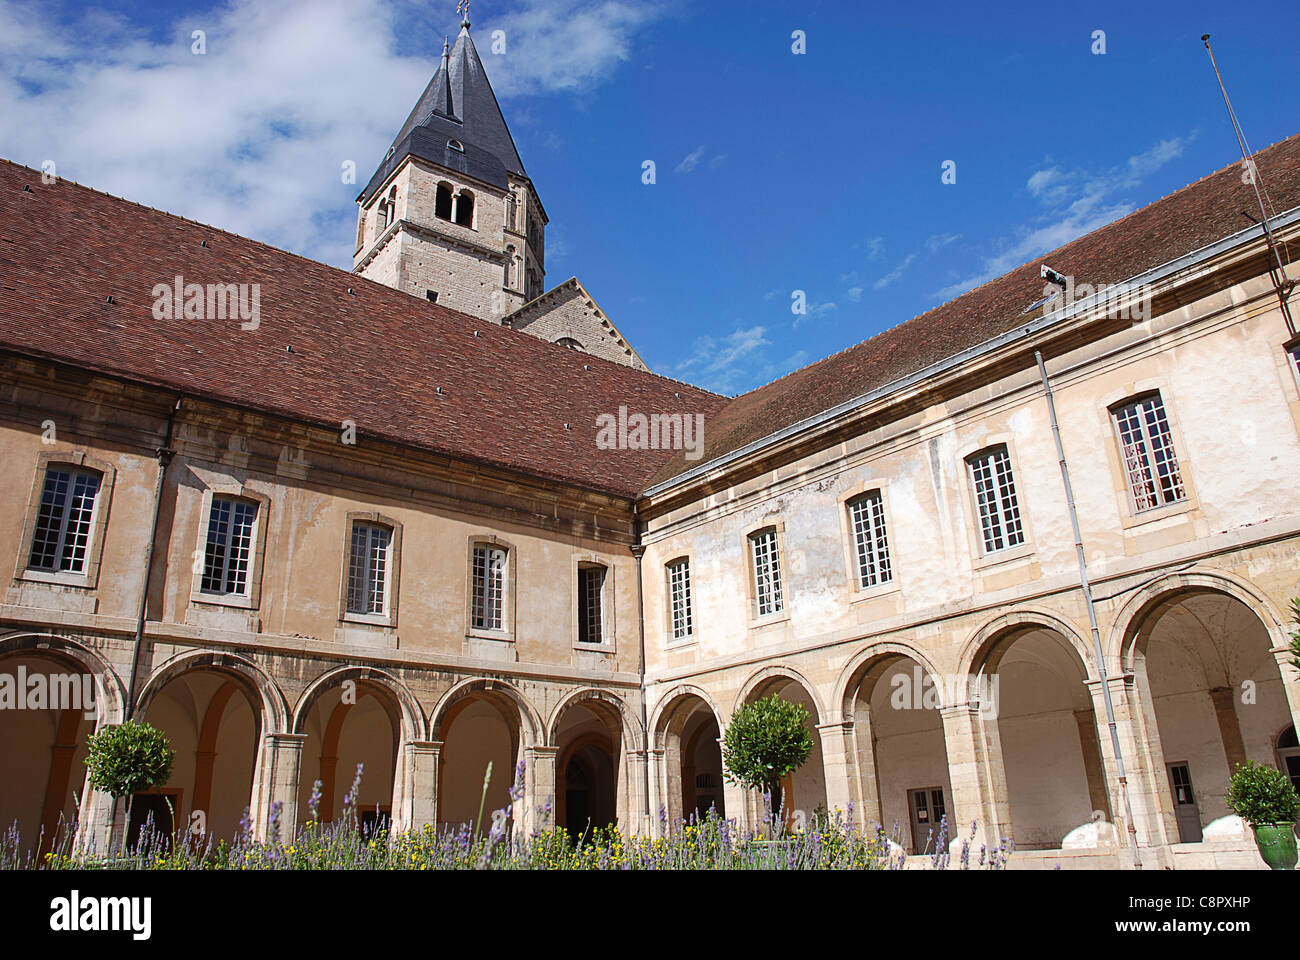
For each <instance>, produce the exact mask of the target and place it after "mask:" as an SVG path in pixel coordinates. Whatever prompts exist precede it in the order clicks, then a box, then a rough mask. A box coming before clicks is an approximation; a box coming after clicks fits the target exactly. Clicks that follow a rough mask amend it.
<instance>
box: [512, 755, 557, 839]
mask: <svg viewBox="0 0 1300 960" xmlns="http://www.w3.org/2000/svg"><path fill="white" fill-rule="evenodd" d="M559 752H560V748H559V747H548V746H536V747H525V748H524V799H523V800H522V801H521V802H522V803H523V806H524V812H523V816H521V817H516V818H515V829H516V831H517V832H521V833H522V836H525V837H526V836H528V835H530V834H533V833H540V832H541V831H542V830H546V829H548V828H550V827H553V826H555V762H556V758H557V757H558V755H559ZM548 811H549V812H548Z"/></svg>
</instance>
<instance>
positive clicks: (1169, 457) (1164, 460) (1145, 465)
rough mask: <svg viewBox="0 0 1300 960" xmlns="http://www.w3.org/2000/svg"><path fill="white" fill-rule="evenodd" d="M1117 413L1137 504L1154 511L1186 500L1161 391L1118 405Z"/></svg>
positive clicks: (1125, 462) (1126, 471)
mask: <svg viewBox="0 0 1300 960" xmlns="http://www.w3.org/2000/svg"><path fill="white" fill-rule="evenodd" d="M1113 413H1114V417H1115V429H1116V431H1118V433H1119V446H1120V451H1121V453H1122V454H1123V456H1124V472H1125V474H1126V475H1127V477H1128V489H1129V493H1130V494H1131V495H1132V496H1133V506H1134V507H1135V508H1136V509H1138V510H1150V509H1152V508H1153V507H1162V506H1164V505H1166V504H1169V503H1177V502H1178V501H1179V500H1182V499H1183V498H1184V497H1185V496H1186V493H1185V491H1184V490H1183V478H1182V475H1181V474H1180V473H1179V471H1178V458H1177V457H1176V456H1174V442H1173V437H1172V436H1171V435H1170V432H1169V419H1168V418H1167V417H1166V416H1165V407H1164V404H1163V403H1161V401H1160V394H1158V393H1153V394H1151V395H1150V396H1147V397H1143V398H1141V399H1139V400H1135V401H1134V402H1132V403H1129V404H1126V405H1125V406H1122V407H1116V408H1115V410H1114V411H1113Z"/></svg>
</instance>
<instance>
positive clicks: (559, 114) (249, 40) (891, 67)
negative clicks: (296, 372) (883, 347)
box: [0, 0, 1300, 393]
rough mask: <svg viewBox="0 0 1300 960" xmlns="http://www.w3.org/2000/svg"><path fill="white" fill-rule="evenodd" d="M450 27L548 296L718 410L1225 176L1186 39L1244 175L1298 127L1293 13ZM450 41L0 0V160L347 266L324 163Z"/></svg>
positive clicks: (208, 15) (189, 6) (805, 15)
mask: <svg viewBox="0 0 1300 960" xmlns="http://www.w3.org/2000/svg"><path fill="white" fill-rule="evenodd" d="M471 19H472V20H473V21H474V27H473V30H472V32H473V35H474V37H475V40H476V43H477V45H478V47H479V51H480V54H481V55H482V56H483V59H484V61H485V64H486V68H487V70H488V74H489V77H490V78H491V80H492V82H493V85H494V87H495V88H496V91H497V94H498V97H499V98H500V100H501V102H502V107H503V110H504V111H505V114H506V119H507V121H508V122H509V124H510V126H511V130H512V132H513V134H514V137H515V140H516V143H517V144H518V147H519V152H520V155H521V156H522V158H523V161H524V164H525V167H526V168H527V170H528V172H529V175H530V176H531V177H532V178H533V181H534V183H535V184H536V186H537V188H538V190H539V192H540V194H541V197H542V201H543V203H544V204H545V205H546V209H547V213H548V214H549V215H550V218H551V223H550V229H549V230H548V237H547V250H548V255H547V282H548V285H554V284H556V283H559V282H562V281H563V280H565V279H567V278H568V277H569V276H571V275H577V276H578V278H579V279H580V280H582V282H583V283H584V285H585V286H586V287H587V288H588V290H590V291H591V293H592V295H593V296H594V297H595V298H596V299H597V301H598V302H599V303H600V305H601V306H602V307H603V308H604V310H605V311H606V312H607V313H608V314H609V315H610V316H611V317H612V318H613V320H614V322H615V323H616V324H618V326H619V327H620V328H621V329H622V331H623V332H624V334H625V335H626V336H628V337H629V338H630V340H631V341H632V343H633V344H634V346H636V347H637V349H638V350H639V352H640V353H641V355H642V356H643V357H644V358H645V359H646V361H647V362H648V363H649V364H650V366H651V367H652V368H653V369H654V370H656V371H657V372H660V373H663V374H666V375H669V376H674V377H678V378H680V379H684V380H688V381H690V382H693V383H698V384H700V385H701V386H705V387H709V388H711V389H714V390H718V391H720V392H724V393H738V392H742V391H744V390H748V389H751V388H753V387H755V386H758V385H760V384H762V383H765V382H768V381H770V380H772V379H774V378H776V377H778V376H781V375H783V374H785V373H788V372H789V371H790V370H792V369H794V368H796V367H798V366H802V365H804V364H806V363H809V362H812V361H814V360H816V359H819V358H821V357H824V356H826V355H828V354H830V353H833V352H835V351H838V350H842V349H844V348H845V347H848V346H851V345H852V344H854V343H857V342H859V341H861V340H863V339H866V338H867V337H870V336H872V335H873V334H875V333H878V332H880V331H881V330H883V329H885V328H887V327H890V326H893V325H895V324H897V323H900V322H902V321H904V320H906V319H908V318H909V317H911V316H914V315H916V314H918V313H921V312H923V311H925V310H926V309H929V308H930V307H932V306H935V305H937V304H939V303H942V302H944V301H945V300H948V299H951V298H952V297H954V296H956V295H958V294H959V293H961V292H962V291H964V290H966V289H969V288H970V287H972V286H975V285H977V284H979V283H981V282H983V281H985V280H987V279H990V278H992V277H995V276H998V275H1000V274H1001V273H1004V272H1006V271H1007V270H1010V269H1013V268H1014V267H1016V266H1019V265H1020V264H1021V263H1024V262H1026V261H1030V260H1033V259H1034V258H1036V257H1038V256H1040V255H1041V254H1043V253H1044V252H1046V251H1047V250H1050V249H1052V248H1054V247H1056V246H1058V245H1060V244H1061V243H1064V242H1067V241H1068V240H1071V239H1073V238H1074V237H1076V236H1079V235H1081V234H1084V233H1087V232H1088V231H1089V230H1092V229H1095V228H1096V227H1098V226H1100V225H1102V224H1104V223H1107V222H1109V221H1111V220H1114V219H1116V218H1117V217H1120V216H1123V215H1124V214H1126V213H1128V212H1130V211H1132V210H1134V209H1137V208H1138V207H1140V206H1142V205H1144V204H1146V203H1148V202H1150V201H1152V200H1155V199H1158V198H1159V197H1161V196H1164V195H1166V194H1168V193H1171V192H1173V191H1174V190H1177V189H1179V188H1181V187H1183V186H1185V185H1186V184H1188V183H1190V182H1192V181H1194V180H1196V179H1198V178H1200V177H1201V176H1204V175H1205V174H1207V173H1209V172H1211V171H1213V170H1215V169H1217V168H1219V167H1221V166H1223V165H1225V164H1227V163H1230V162H1232V161H1233V159H1234V156H1235V154H1236V145H1235V142H1234V140H1233V138H1232V133H1231V129H1230V127H1229V125H1228V120H1227V117H1226V114H1225V111H1224V107H1223V102H1222V99H1221V97H1220V94H1219V91H1218V87H1217V86H1216V84H1215V81H1214V76H1213V73H1212V72H1211V69H1210V65H1209V61H1208V58H1207V56H1206V53H1205V50H1204V48H1203V47H1202V45H1201V43H1200V40H1199V37H1200V35H1201V34H1202V33H1206V32H1209V33H1210V34H1212V40H1213V43H1214V47H1215V53H1216V56H1217V57H1218V59H1219V64H1220V67H1221V69H1223V71H1224V73H1225V77H1226V80H1227V82H1228V88H1229V92H1230V94H1231V95H1232V98H1233V102H1234V106H1235V107H1236V108H1237V111H1238V115H1239V117H1240V119H1241V120H1242V122H1243V124H1244V127H1245V130H1246V134H1247V136H1248V137H1249V138H1250V141H1251V145H1252V146H1253V147H1254V148H1256V149H1258V148H1260V147H1263V146H1265V145H1267V144H1269V143H1273V142H1275V141H1277V140H1279V139H1282V138H1284V137H1286V136H1288V135H1290V134H1292V133H1295V132H1297V129H1300V124H1298V123H1297V120H1296V113H1295V110H1294V106H1293V98H1292V96H1291V95H1290V93H1289V90H1290V87H1289V84H1288V83H1287V81H1288V80H1289V79H1290V78H1291V77H1294V76H1295V72H1296V68H1297V67H1298V66H1300V63H1298V62H1297V55H1296V52H1295V46H1294V34H1295V28H1296V26H1297V24H1298V23H1300V17H1297V16H1296V14H1295V11H1294V6H1293V4H1282V3H1269V4H1265V3H1250V2H1245V3H1234V4H1231V5H1229V4H1224V3H1222V2H1216V3H1208V2H1180V3H1170V4H1134V3H1131V2H1129V3H1090V4H1087V5H1086V6H1085V5H1080V4H1062V5H1059V6H1054V5H1052V4H1048V3H1033V4H1022V5H1010V4H1008V5H997V6H996V9H990V5H984V4H952V5H948V6H945V5H943V4H934V3H927V4H893V3H891V4H857V3H818V2H803V3H797V4H795V3H776V2H757V3H721V2H715V3H708V4H702V3H701V4H687V3H684V2H672V0H670V2H637V0H626V2H623V0H596V2H587V0H560V2H554V3H545V2H533V0H524V2H522V3H521V2H518V0H516V2H505V0H502V2H496V0H481V2H476V3H474V5H473V10H472V17H471ZM458 20H459V18H458V17H457V15H456V12H455V4H454V3H453V2H449V0H442V2H436V3H435V2H418V3H417V2H412V0H394V2H389V0H347V2H344V0H312V2H307V0H275V2H272V0H265V2H260V3H258V2H244V3H211V2H174V3H152V2H143V0H141V2H121V3H116V4H112V5H97V4H79V3H62V4H60V3H40V4H34V3H26V2H15V0H0V102H3V103H5V105H6V106H5V109H4V111H3V113H2V114H0V156H4V157H6V158H8V159H11V160H14V161H17V162H21V163H26V164H29V165H32V166H40V165H41V164H42V163H44V162H46V161H48V160H53V161H54V162H55V163H56V166H57V172H58V173H59V174H60V175H62V176H66V177H70V178H72V179H76V180H79V181H81V182H83V183H87V184H90V185H91V186H95V187H97V188H100V189H104V190H107V191H109V192H111V193H115V194H118V195H121V196H125V197H128V198H129V199H132V200H135V201H138V202H140V203H144V204H147V205H150V206H156V207H160V208H162V209H166V210H169V211H172V212H174V213H179V214H182V215H184V216H187V217H190V218H192V219H195V220H199V221H202V222H206V223H211V224H213V225H215V226H219V227H223V228H225V229H229V230H233V231H235V232H238V233H242V234H244V235H246V236H250V237H254V238H255V239H258V240H262V241H265V242H268V243H272V244H275V245H277V246H281V247H285V248H287V249H290V250H293V251H294V252H297V253H301V254H303V255H306V256H310V257H312V258H314V259H318V260H322V261H324V262H327V263H331V264H333V265H336V266H341V267H347V266H350V264H351V246H352V241H353V239H354V236H355V217H356V212H355V205H354V202H353V201H354V199H355V196H356V193H357V186H356V185H350V184H346V183H343V182H342V178H341V177H340V175H339V172H340V169H341V166H342V164H343V163H345V162H346V161H349V160H351V161H354V162H355V163H356V166H357V169H358V180H359V181H360V182H361V183H364V182H365V180H366V179H368V177H369V175H370V173H371V172H372V170H373V168H374V167H375V166H376V165H377V164H378V162H379V160H380V158H381V157H382V155H383V152H384V150H385V149H386V147H387V145H388V143H389V141H390V140H391V139H392V137H393V135H394V134H395V132H396V130H397V128H398V127H399V126H400V124H401V122H402V120H403V119H404V118H405V116H406V114H407V112H408V111H409V110H410V108H411V106H412V105H413V104H414V102H415V100H416V98H417V97H418V95H419V93H420V91H421V90H422V89H423V87H424V84H425V83H426V82H427V80H428V77H429V76H430V75H431V74H432V71H433V69H434V68H435V66H436V62H437V57H438V55H439V53H440V51H441V46H442V36H443V34H444V33H450V34H453V35H454V33H455V30H456V27H457V23H458ZM195 29H202V30H204V31H205V35H206V48H207V52H206V53H205V54H204V55H203V56H196V55H195V54H194V53H193V52H192V44H193V40H192V31H193V30H195ZM497 29H501V30H504V31H505V36H506V52H505V53H504V54H502V55H494V54H493V53H492V52H491V34H492V31H493V30H497ZM795 30H802V31H804V34H805V37H806V53H803V54H795V53H794V52H792V49H791V48H792V44H793V43H794V41H793V39H792V36H791V35H792V33H793V32H794V31H795ZM1096 30H1102V31H1104V32H1105V53H1104V54H1100V55H1099V54H1095V53H1093V52H1092V48H1093V46H1094V39H1093V32H1094V31H1096ZM646 160H653V161H654V162H655V164H656V182H655V183H654V184H652V185H647V184H645V183H643V182H642V170H643V164H644V162H645V161H646ZM947 160H951V161H954V163H955V164H956V168H955V169H956V183H954V184H944V183H942V182H941V174H942V165H943V163H944V161H947ZM795 290H802V291H804V292H805V295H806V298H807V305H808V309H807V313H806V314H804V315H796V314H794V313H792V311H791V297H792V292H793V291H795Z"/></svg>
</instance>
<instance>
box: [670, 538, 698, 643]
mask: <svg viewBox="0 0 1300 960" xmlns="http://www.w3.org/2000/svg"><path fill="white" fill-rule="evenodd" d="M668 608H669V617H670V618H671V620H672V624H671V628H672V634H673V639H674V640H681V639H682V638H683V637H689V636H690V635H691V631H692V630H693V629H694V624H693V622H692V613H691V562H690V560H687V559H686V558H682V559H681V560H674V561H673V562H672V563H670V564H668Z"/></svg>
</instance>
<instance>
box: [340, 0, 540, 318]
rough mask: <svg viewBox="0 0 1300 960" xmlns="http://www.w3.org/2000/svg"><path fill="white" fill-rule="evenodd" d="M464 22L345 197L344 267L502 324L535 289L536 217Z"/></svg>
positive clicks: (534, 199) (534, 200)
mask: <svg viewBox="0 0 1300 960" xmlns="http://www.w3.org/2000/svg"><path fill="white" fill-rule="evenodd" d="M469 27H470V24H469V19H468V14H466V17H465V19H464V20H463V21H462V22H461V28H460V34H459V35H458V36H457V37H456V42H455V43H454V44H453V45H452V46H451V48H450V49H448V46H447V42H446V40H444V41H443V48H442V63H441V64H440V65H439V67H438V70H437V72H436V73H435V74H434V75H433V79H432V80H431V81H429V85H428V87H426V88H425V90H424V93H423V94H422V95H421V96H420V99H419V101H418V102H417V103H416V105H415V109H413V110H412V111H411V114H410V116H408V117H407V118H406V122H405V123H404V124H402V129H401V130H400V131H399V132H398V134H397V138H396V139H395V140H394V141H393V145H392V146H391V147H389V149H388V153H387V155H386V156H385V157H384V160H383V162H382V163H380V165H379V169H377V170H376V171H375V173H374V176H372V177H371V178H370V182H369V183H368V184H367V185H366V188H365V189H364V190H363V191H362V192H361V195H360V196H359V197H357V207H358V211H357V247H356V253H355V254H354V256H353V266H352V270H353V272H354V273H357V274H360V275H361V276H363V277H367V278H369V279H371V280H376V281H378V282H379V283H383V284H386V285H387V286H390V287H393V288H394V289H397V290H402V291H404V292H406V293H409V294H411V295H413V296H417V297H425V298H427V299H429V300H431V301H433V302H435V303H439V304H443V305H445V306H448V307H451V308H452V309H455V310H459V311H461V312H463V313H468V314H471V315H473V316H476V317H481V318H483V319H484V320H488V321H491V322H494V323H502V322H503V321H504V320H505V317H506V316H507V315H508V314H510V313H512V312H513V311H515V310H516V309H518V308H519V307H520V306H522V305H523V304H524V303H526V302H528V301H530V300H532V299H534V298H535V297H537V296H539V295H540V294H541V293H542V291H543V290H545V279H546V267H545V262H546V260H545V255H546V211H545V210H544V209H543V208H542V203H541V200H540V199H539V198H538V196H537V191H536V190H535V189H534V188H533V184H532V181H531V180H529V178H528V175H527V174H526V173H525V172H524V165H523V162H522V161H521V160H520V159H519V153H518V151H517V150H516V149H515V142H514V139H513V138H512V137H511V136H510V130H509V128H507V127H506V121H505V118H504V117H503V116H502V115H501V108H500V106H498V104H497V98H496V95H495V94H494V93H493V92H492V86H491V84H489V83H488V78H487V72H486V71H485V70H484V69H483V61H482V60H480V59H479V55H478V51H477V50H476V49H474V41H473V40H471V39H470V35H469Z"/></svg>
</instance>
